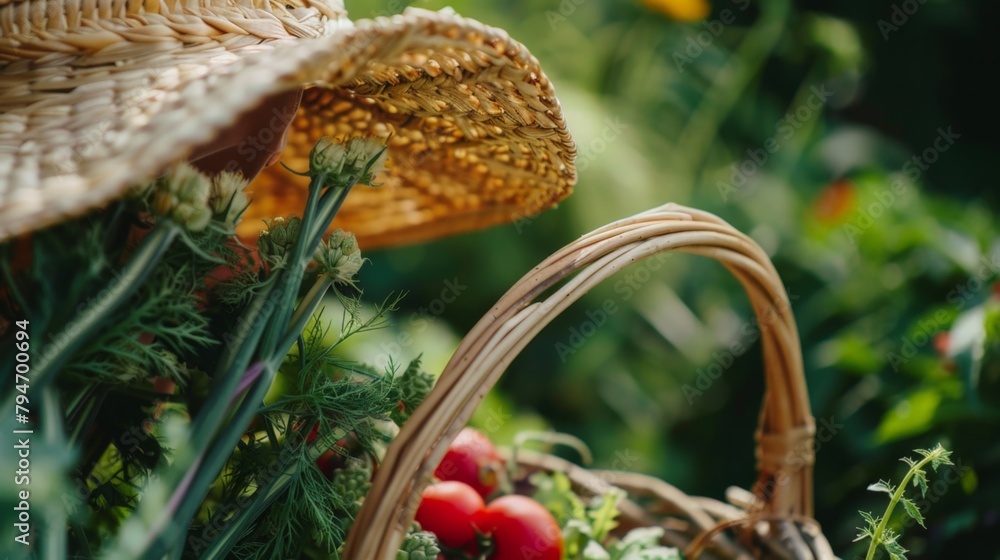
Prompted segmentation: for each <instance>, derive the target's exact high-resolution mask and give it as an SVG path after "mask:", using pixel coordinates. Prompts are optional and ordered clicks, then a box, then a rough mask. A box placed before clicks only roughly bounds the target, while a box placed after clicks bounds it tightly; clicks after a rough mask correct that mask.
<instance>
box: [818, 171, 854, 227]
mask: <svg viewBox="0 0 1000 560" xmlns="http://www.w3.org/2000/svg"><path fill="white" fill-rule="evenodd" d="M857 206H858V193H857V189H855V188H854V184H853V183H851V181H849V180H848V179H837V180H836V181H833V182H832V183H830V184H829V185H827V186H825V187H823V190H822V191H820V193H819V196H817V197H816V200H815V201H814V202H813V209H812V213H813V216H814V217H815V218H816V221H818V222H819V223H821V224H823V225H832V224H837V223H839V222H842V221H844V220H845V219H847V218H848V217H849V216H850V215H851V214H853V213H854V209H855V208H857Z"/></svg>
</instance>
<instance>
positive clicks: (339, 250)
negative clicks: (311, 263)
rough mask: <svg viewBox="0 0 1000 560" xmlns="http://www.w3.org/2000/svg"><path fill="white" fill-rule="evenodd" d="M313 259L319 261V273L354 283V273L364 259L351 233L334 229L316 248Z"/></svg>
mask: <svg viewBox="0 0 1000 560" xmlns="http://www.w3.org/2000/svg"><path fill="white" fill-rule="evenodd" d="M313 259H314V260H315V261H316V262H317V263H319V266H320V269H321V270H320V273H321V274H325V275H327V276H329V277H330V278H331V279H333V281H334V282H341V283H344V284H351V285H353V284H354V275H355V274H357V273H358V270H360V269H361V265H362V264H363V263H364V259H363V258H362V257H361V250H360V249H359V248H358V241H357V239H356V238H355V237H354V234H353V233H347V232H345V231H344V230H340V229H338V230H335V231H333V232H332V233H331V234H330V237H329V238H327V239H326V240H325V241H323V242H322V243H320V246H319V247H317V248H316V253H315V255H314V256H313Z"/></svg>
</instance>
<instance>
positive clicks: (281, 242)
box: [257, 216, 302, 264]
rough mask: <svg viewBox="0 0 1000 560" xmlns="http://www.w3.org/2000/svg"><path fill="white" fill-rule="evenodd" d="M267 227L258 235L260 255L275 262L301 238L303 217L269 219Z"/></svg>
mask: <svg viewBox="0 0 1000 560" xmlns="http://www.w3.org/2000/svg"><path fill="white" fill-rule="evenodd" d="M266 223H267V229H266V230H264V231H262V232H260V235H259V236H258V237H257V250H258V251H259V252H260V256H261V257H262V258H263V259H264V260H266V261H268V262H270V263H272V264H274V263H278V262H280V261H281V260H282V259H283V258H284V257H285V254H287V253H288V252H289V251H291V250H292V247H294V246H295V243H296V242H297V241H298V240H299V232H300V231H301V229H302V219H301V218H299V217H298V216H289V217H288V218H274V219H272V220H268V221H267V222H266Z"/></svg>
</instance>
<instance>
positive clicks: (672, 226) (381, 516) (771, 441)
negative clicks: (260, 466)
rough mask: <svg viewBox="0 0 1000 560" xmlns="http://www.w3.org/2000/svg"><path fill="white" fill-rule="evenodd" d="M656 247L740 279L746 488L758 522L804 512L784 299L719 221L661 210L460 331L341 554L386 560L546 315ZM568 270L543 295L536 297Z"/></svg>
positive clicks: (800, 402)
mask: <svg viewBox="0 0 1000 560" xmlns="http://www.w3.org/2000/svg"><path fill="white" fill-rule="evenodd" d="M665 251H680V252H684V253H693V254H696V255H703V256H707V257H711V258H714V259H716V260H719V261H721V262H722V263H723V264H725V265H726V267H727V268H728V269H729V270H730V271H731V272H732V273H733V274H734V275H736V277H737V278H738V279H739V280H740V282H741V283H742V284H743V287H744V288H745V289H746V291H747V294H748V295H749V296H750V300H751V302H752V304H753V308H754V311H755V313H756V315H757V318H758V321H759V324H760V326H761V331H762V336H761V340H762V344H763V354H764V362H765V364H764V365H765V368H764V369H765V375H766V387H767V389H766V392H765V395H764V404H763V409H762V411H761V416H760V425H759V427H758V430H757V463H758V471H759V474H758V479H757V484H756V485H755V487H754V493H755V494H756V496H757V498H758V500H759V503H760V504H762V506H761V512H760V513H761V514H762V515H764V516H767V517H768V518H771V519H774V518H775V517H785V516H787V517H788V518H801V517H811V516H812V463H813V458H814V453H813V446H812V441H813V434H814V432H815V428H814V420H813V416H812V413H811V412H810V409H809V401H808V396H807V393H806V386H805V378H804V375H803V371H802V354H801V350H800V346H799V338H798V332H797V331H796V328H795V321H794V318H793V316H792V313H791V306H790V303H789V300H788V296H787V294H786V293H785V289H784V286H783V285H782V283H781V281H780V279H779V278H778V274H777V272H776V271H775V269H774V266H773V265H772V264H771V261H770V259H768V257H767V255H766V254H765V253H764V251H763V250H762V249H761V248H760V247H759V246H758V245H757V244H756V243H755V242H754V241H753V240H752V239H750V238H749V237H747V236H746V235H744V234H742V233H740V232H739V231H737V230H736V229H734V228H733V227H732V226H730V225H729V224H728V223H726V222H725V221H723V220H721V219H720V218H718V217H716V216H714V215H712V214H709V213H706V212H702V211H699V210H693V209H690V208H685V207H683V206H679V205H676V204H667V205H665V206H661V207H659V208H655V209H653V210H650V211H647V212H644V213H642V214H638V215H636V216H633V217H631V218H626V219H624V220H620V221H618V222H614V223H612V224H609V225H607V226H604V227H602V228H600V229H598V230H595V231H593V232H591V233H589V234H587V235H585V236H583V237H581V238H580V239H578V240H576V241H574V242H573V243H570V244H569V245H567V246H566V247H564V248H562V249H561V250H559V251H557V252H556V253H554V254H553V255H552V256H550V257H549V258H548V259H546V260H545V261H544V262H542V263H541V264H539V265H538V266H537V267H535V268H534V269H533V270H532V271H531V272H529V273H528V274H527V275H525V276H524V277H523V278H522V279H521V280H520V281H519V282H518V283H517V284H515V285H514V286H513V287H512V288H511V289H510V291H508V292H507V294H506V295H504V296H503V297H502V298H501V299H500V301H499V302H497V304H496V305H495V306H494V307H493V309H492V310H491V311H490V312H489V313H488V314H487V315H486V316H485V317H483V318H482V319H481V320H480V321H479V322H478V323H477V324H476V326H475V327H473V329H472V330H471V331H470V332H469V333H468V335H466V337H465V338H464V339H463V340H462V343H461V344H460V345H459V347H458V349H457V350H456V351H455V354H454V356H452V358H451V361H449V362H448V365H447V366H446V367H445V370H444V372H443V373H442V374H441V377H440V379H439V380H438V382H437V384H436V385H435V387H434V390H433V391H432V392H431V394H430V395H429V396H428V397H427V400H426V401H425V402H424V404H423V405H421V406H420V407H419V408H418V409H417V410H416V411H415V413H414V415H413V416H412V417H410V419H409V421H408V422H407V423H406V425H405V426H404V427H403V429H402V430H401V431H400V433H399V435H398V436H397V438H396V440H395V441H394V442H393V443H392V445H390V447H389V450H388V452H387V454H386V457H385V460H384V461H383V462H382V465H381V466H380V468H379V469H378V472H377V474H376V476H375V480H374V482H373V485H372V489H371V491H370V492H369V494H368V497H367V498H366V499H365V503H364V507H362V509H361V511H360V513H359V514H358V517H357V520H356V522H355V524H354V529H353V530H352V531H351V534H350V535H349V537H348V540H347V544H346V547H345V550H344V553H345V556H344V557H345V558H347V559H348V560H393V559H394V558H395V556H396V551H397V550H398V548H399V545H400V542H401V541H402V538H403V536H405V534H406V532H407V530H408V529H409V526H410V524H411V522H412V520H413V515H414V514H415V512H416V506H417V505H418V504H419V501H420V493H421V492H422V490H423V488H424V487H425V486H426V485H427V484H428V483H429V482H430V480H431V475H432V473H433V472H434V469H435V467H436V466H437V465H438V463H439V462H440V461H441V459H442V458H443V457H444V453H445V451H446V450H447V447H448V445H449V443H450V442H451V441H452V439H454V437H455V436H457V435H458V432H459V431H461V429H462V428H463V427H464V426H465V425H466V423H467V422H468V420H469V418H470V417H471V416H472V413H473V411H474V410H475V409H476V407H477V406H478V405H479V404H480V402H481V401H482V399H483V397H484V396H485V395H486V393H487V392H488V391H489V390H490V388H492V387H493V385H494V384H495V383H496V382H497V380H498V379H499V377H500V375H501V374H502V373H503V372H504V370H505V369H506V368H507V367H508V366H509V365H510V363H511V361H513V360H514V358H515V357H516V356H517V355H518V353H519V352H520V351H521V350H522V349H523V348H524V347H525V346H527V344H528V343H529V342H530V341H531V340H532V339H533V338H534V336H535V335H536V334H537V333H538V332H539V331H541V330H542V328H544V327H545V326H546V325H547V324H548V323H549V322H550V321H551V320H552V319H553V318H554V317H556V316H557V315H558V314H559V313H561V312H562V311H563V310H564V309H566V308H567V307H568V306H569V305H571V304H572V303H573V302H575V301H576V300H577V299H579V298H580V297H581V296H582V295H583V294H584V293H586V292H587V291H588V290H590V289H591V288H592V287H594V286H595V285H597V284H598V283H600V282H601V281H603V280H604V279H606V278H608V277H609V276H611V275H612V274H614V273H616V272H618V271H619V270H621V269H623V268H625V267H626V266H628V265H630V264H632V263H635V262H637V261H639V260H642V259H644V258H646V257H649V256H652V255H655V254H658V253H662V252H665ZM577 271H579V273H578V274H576V275H575V276H573V277H572V278H570V279H569V280H568V281H567V282H566V283H565V284H563V285H562V286H560V287H559V288H558V289H557V290H556V291H555V292H554V293H552V294H551V295H550V296H549V297H547V298H546V299H544V300H543V301H540V302H534V300H535V298H536V297H538V296H539V295H540V294H542V293H543V292H545V291H546V290H547V289H548V288H550V287H552V286H553V285H555V284H556V283H557V282H559V281H561V280H563V279H565V278H566V277H568V276H570V275H571V274H573V273H575V272H577Z"/></svg>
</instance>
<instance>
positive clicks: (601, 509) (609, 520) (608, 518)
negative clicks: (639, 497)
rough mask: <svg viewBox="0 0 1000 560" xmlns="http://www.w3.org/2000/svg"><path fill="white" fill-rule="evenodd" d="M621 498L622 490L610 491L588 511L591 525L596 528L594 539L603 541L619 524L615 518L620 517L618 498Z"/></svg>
mask: <svg viewBox="0 0 1000 560" xmlns="http://www.w3.org/2000/svg"><path fill="white" fill-rule="evenodd" d="M620 499H621V493H620V492H617V491H612V492H608V493H607V494H605V495H603V496H601V497H600V498H598V500H600V501H599V503H598V504H597V505H596V506H595V507H594V509H592V510H591V511H590V512H588V514H587V516H588V517H589V518H590V526H591V527H592V528H593V530H594V539H596V540H598V541H603V540H604V539H605V538H606V537H607V536H608V533H610V532H611V530H612V529H614V528H615V527H616V526H617V525H618V523H617V522H616V521H615V520H616V519H617V518H618V500H620Z"/></svg>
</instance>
